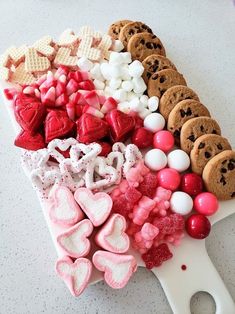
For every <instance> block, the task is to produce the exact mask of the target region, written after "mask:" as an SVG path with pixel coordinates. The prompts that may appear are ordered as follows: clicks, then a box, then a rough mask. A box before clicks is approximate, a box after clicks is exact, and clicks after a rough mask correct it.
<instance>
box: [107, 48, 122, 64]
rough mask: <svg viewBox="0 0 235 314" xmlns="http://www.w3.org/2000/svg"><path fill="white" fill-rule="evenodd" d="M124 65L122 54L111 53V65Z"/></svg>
mask: <svg viewBox="0 0 235 314" xmlns="http://www.w3.org/2000/svg"><path fill="white" fill-rule="evenodd" d="M122 63H123V58H122V54H121V53H118V52H115V51H113V52H111V54H110V57H109V64H122Z"/></svg>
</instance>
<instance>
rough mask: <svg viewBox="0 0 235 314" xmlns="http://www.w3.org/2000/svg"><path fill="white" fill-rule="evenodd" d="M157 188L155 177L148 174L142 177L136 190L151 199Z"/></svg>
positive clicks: (152, 174) (150, 173)
mask: <svg viewBox="0 0 235 314" xmlns="http://www.w3.org/2000/svg"><path fill="white" fill-rule="evenodd" d="M157 186H158V180H157V175H156V174H154V173H152V172H149V173H147V174H146V175H145V176H144V180H143V181H142V182H141V183H140V185H139V187H138V190H139V191H140V192H141V193H142V194H143V195H145V196H148V197H150V198H152V197H153V195H154V194H155V192H156V189H157Z"/></svg>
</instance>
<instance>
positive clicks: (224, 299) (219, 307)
mask: <svg viewBox="0 0 235 314" xmlns="http://www.w3.org/2000/svg"><path fill="white" fill-rule="evenodd" d="M7 87H12V85H11V84H9V83H6V82H3V81H0V92H1V94H2V97H3V100H4V104H5V107H6V109H7V110H8V112H9V115H10V119H11V121H12V124H13V127H14V130H15V133H16V134H17V133H18V132H19V126H18V125H17V123H16V122H15V119H14V115H13V111H12V108H11V106H10V102H9V101H8V100H7V99H6V98H5V97H4V95H3V89H4V88H7ZM38 199H39V201H40V204H41V208H42V211H43V214H44V217H45V220H46V222H47V225H48V228H49V231H50V234H51V237H52V240H53V243H54V245H55V248H56V251H57V254H58V257H60V256H62V255H63V253H62V251H61V250H60V248H59V246H58V245H57V242H56V237H57V235H58V234H59V233H61V231H62V230H61V228H60V227H58V226H55V225H54V224H52V223H51V221H50V219H49V216H48V203H47V201H46V200H42V199H41V198H40V197H39V195H38ZM233 213H235V199H233V200H230V201H223V202H220V207H219V210H218V212H217V213H216V214H215V215H214V216H212V217H211V218H210V221H211V223H212V224H215V223H217V222H218V221H220V220H222V219H224V218H226V217H228V216H229V215H231V214H233ZM171 251H172V253H173V255H174V256H173V258H172V259H171V260H169V261H167V262H165V263H164V264H163V266H162V267H159V268H154V269H152V272H153V274H154V275H155V276H156V277H157V278H158V279H159V281H160V283H161V285H162V288H163V290H164V292H165V294H166V297H167V299H168V302H169V304H170V306H171V308H172V311H173V313H174V314H190V313H191V312H190V300H191V297H192V296H193V295H194V294H195V293H197V292H199V291H204V292H208V293H209V294H211V296H212V297H213V298H214V300H215V304H216V313H217V314H235V304H234V302H233V299H232V297H231V295H230V294H229V292H228V290H227V288H226V286H225V284H224V282H223V281H222V279H221V277H220V275H219V274H218V272H217V270H216V269H215V267H214V265H213V263H212V261H211V260H210V258H209V256H208V254H207V251H206V247H205V240H194V239H192V238H190V237H189V236H186V237H185V238H184V239H183V240H182V243H181V245H180V246H179V247H172V246H171ZM130 253H132V254H133V255H134V256H135V257H136V259H137V261H138V265H139V266H140V267H145V266H144V263H143V261H142V260H141V257H140V255H139V254H138V253H137V252H135V251H133V250H130ZM182 265H185V266H186V267H187V269H186V270H182V269H181V266H182ZM101 280H102V275H101V273H100V272H98V271H94V272H93V274H92V278H91V282H90V284H93V283H95V282H98V281H101Z"/></svg>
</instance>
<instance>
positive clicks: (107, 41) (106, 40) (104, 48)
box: [97, 35, 113, 59]
mask: <svg viewBox="0 0 235 314" xmlns="http://www.w3.org/2000/svg"><path fill="white" fill-rule="evenodd" d="M112 44H113V41H112V38H111V37H110V36H109V35H104V36H103V37H102V39H101V41H100V43H99V44H98V46H97V49H99V50H100V51H101V55H102V56H103V57H104V58H105V59H108V58H109V55H110V53H111V51H109V49H110V48H111V46H112Z"/></svg>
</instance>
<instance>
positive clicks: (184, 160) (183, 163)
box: [167, 149, 190, 172]
mask: <svg viewBox="0 0 235 314" xmlns="http://www.w3.org/2000/svg"><path fill="white" fill-rule="evenodd" d="M167 162H168V166H169V167H170V168H173V169H175V170H177V171H179V172H182V171H185V170H187V169H188V167H189V166H190V158H189V156H188V154H186V153H185V152H184V151H183V150H181V149H176V150H173V151H172V152H170V153H169V154H168V156H167Z"/></svg>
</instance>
